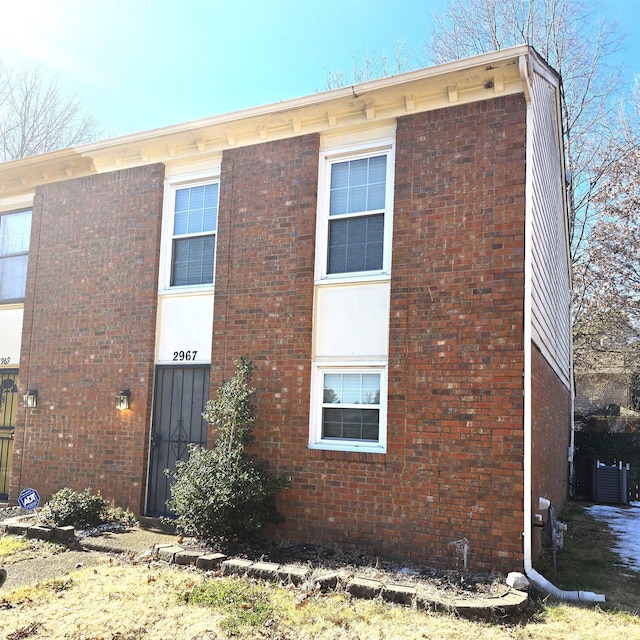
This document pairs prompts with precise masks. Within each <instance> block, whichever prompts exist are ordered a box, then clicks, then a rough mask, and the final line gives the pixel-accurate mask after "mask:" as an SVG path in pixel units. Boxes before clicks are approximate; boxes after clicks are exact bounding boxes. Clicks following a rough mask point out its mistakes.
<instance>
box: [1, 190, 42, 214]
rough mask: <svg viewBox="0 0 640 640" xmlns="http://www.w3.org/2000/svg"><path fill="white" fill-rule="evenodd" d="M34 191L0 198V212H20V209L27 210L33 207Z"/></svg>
mask: <svg viewBox="0 0 640 640" xmlns="http://www.w3.org/2000/svg"><path fill="white" fill-rule="evenodd" d="M35 195H36V194H35V191H29V192H28V193H24V194H20V195H18V196H13V197H10V198H1V199H0V214H4V213H20V211H28V210H32V209H33V198H34V197H35Z"/></svg>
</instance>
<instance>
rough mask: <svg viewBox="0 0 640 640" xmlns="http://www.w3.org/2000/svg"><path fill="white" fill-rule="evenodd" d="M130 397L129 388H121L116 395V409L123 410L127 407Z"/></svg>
mask: <svg viewBox="0 0 640 640" xmlns="http://www.w3.org/2000/svg"><path fill="white" fill-rule="evenodd" d="M130 398H131V391H129V389H123V390H122V391H121V392H120V393H119V394H118V395H117V396H116V409H118V410H119V411H124V410H125V409H128V408H129V399H130Z"/></svg>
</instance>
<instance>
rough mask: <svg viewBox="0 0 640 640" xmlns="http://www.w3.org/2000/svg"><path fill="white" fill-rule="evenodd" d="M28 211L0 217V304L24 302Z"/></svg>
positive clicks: (27, 246) (29, 214)
mask: <svg viewBox="0 0 640 640" xmlns="http://www.w3.org/2000/svg"><path fill="white" fill-rule="evenodd" d="M30 237H31V211H18V212H15V213H3V214H0V302H5V301H10V300H22V299H24V294H25V287H26V283H27V263H28V261H29V240H30Z"/></svg>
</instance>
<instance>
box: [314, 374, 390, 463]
mask: <svg viewBox="0 0 640 640" xmlns="http://www.w3.org/2000/svg"><path fill="white" fill-rule="evenodd" d="M316 378H317V379H316V381H315V384H316V386H317V390H316V398H314V399H312V402H313V403H314V405H315V409H314V412H315V414H316V420H315V425H314V426H313V427H312V432H311V443H310V445H311V446H312V447H314V446H315V447H317V448H322V449H340V450H354V451H363V450H364V451H375V452H379V453H383V452H384V449H385V443H386V369H383V368H381V367H376V368H369V367H366V368H361V369H356V368H351V367H348V368H347V367H345V368H342V367H341V368H334V367H324V368H318V370H317V376H316Z"/></svg>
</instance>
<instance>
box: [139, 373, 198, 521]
mask: <svg viewBox="0 0 640 640" xmlns="http://www.w3.org/2000/svg"><path fill="white" fill-rule="evenodd" d="M208 399H209V367H208V366H192V367H173V366H158V367H156V382H155V393H154V404H153V417H152V422H151V456H150V460H149V483H148V496H147V515H150V516H154V517H158V516H170V515H171V512H170V511H169V509H167V505H166V502H167V500H168V499H169V498H170V497H171V478H170V477H168V476H167V475H166V473H165V469H169V470H170V471H172V472H173V471H175V468H176V461H177V460H186V459H187V458H188V453H189V452H188V445H189V444H191V443H194V444H199V445H201V446H206V444H207V423H206V422H205V421H204V420H203V419H202V411H203V409H204V405H205V403H206V402H207V400H208Z"/></svg>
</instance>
